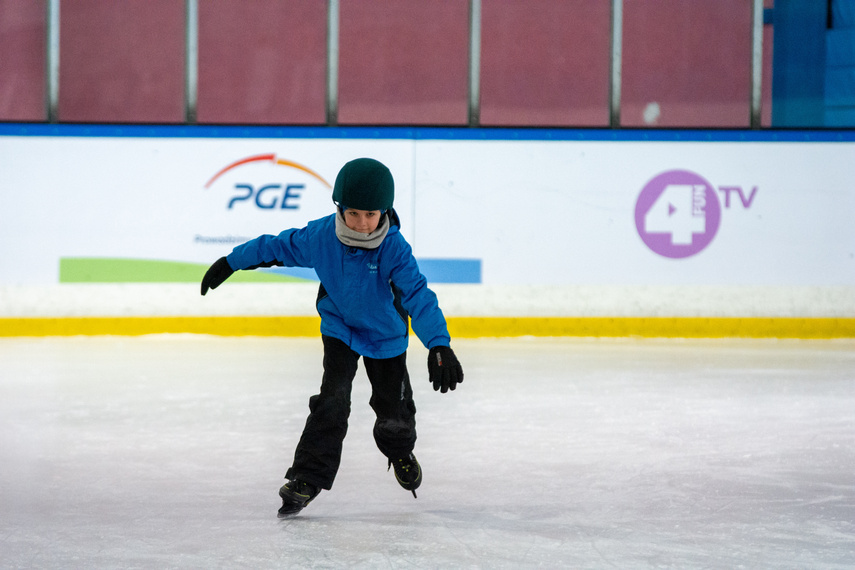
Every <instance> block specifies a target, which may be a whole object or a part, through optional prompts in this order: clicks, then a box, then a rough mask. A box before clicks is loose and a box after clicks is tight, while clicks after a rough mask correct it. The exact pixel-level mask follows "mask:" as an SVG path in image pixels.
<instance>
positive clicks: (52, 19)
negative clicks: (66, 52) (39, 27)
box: [45, 0, 59, 123]
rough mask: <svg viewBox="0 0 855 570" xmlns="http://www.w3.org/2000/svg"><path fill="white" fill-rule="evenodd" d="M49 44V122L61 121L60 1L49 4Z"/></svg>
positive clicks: (46, 75)
mask: <svg viewBox="0 0 855 570" xmlns="http://www.w3.org/2000/svg"><path fill="white" fill-rule="evenodd" d="M46 26H47V30H46V31H47V42H46V57H45V68H46V69H45V107H46V108H47V113H46V114H47V120H48V122H49V123H56V122H57V121H58V120H59V0H48V3H47V22H46Z"/></svg>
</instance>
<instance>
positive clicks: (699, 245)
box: [635, 170, 757, 259]
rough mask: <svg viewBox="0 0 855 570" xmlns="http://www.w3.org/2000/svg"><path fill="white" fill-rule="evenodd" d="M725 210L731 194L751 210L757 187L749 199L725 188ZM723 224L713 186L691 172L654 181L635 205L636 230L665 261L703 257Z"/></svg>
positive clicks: (671, 173) (733, 188) (673, 172)
mask: <svg viewBox="0 0 855 570" xmlns="http://www.w3.org/2000/svg"><path fill="white" fill-rule="evenodd" d="M718 190H719V191H720V192H723V193H724V195H725V207H726V208H730V203H731V202H730V197H731V192H737V193H738V194H739V197H740V199H741V200H742V205H743V206H744V207H745V208H746V209H747V208H750V207H751V204H752V202H753V201H754V197H755V196H756V194H757V187H756V186H755V187H754V188H753V189H752V190H751V193H750V194H749V195H748V197H747V198H746V195H745V192H743V190H742V188H741V187H739V186H722V187H719V189H718ZM720 223H721V205H720V204H719V201H718V196H717V195H716V193H715V189H714V188H713V186H712V185H711V184H710V183H709V182H707V180H705V179H704V178H703V177H701V176H699V175H697V174H695V173H694V172H690V171H688V170H669V171H668V172H663V173H662V174H659V175H658V176H656V177H654V178H653V179H652V180H651V181H650V182H648V183H647V184H646V185H645V186H644V188H643V189H642V190H641V194H639V196H638V200H637V201H636V203H635V227H636V229H637V230H638V235H639V236H641V240H642V241H643V242H644V243H645V245H647V247H649V248H650V249H651V250H652V251H654V252H655V253H658V254H659V255H661V256H663V257H670V258H672V259H680V258H684V257H689V256H692V255H695V254H696V253H699V252H700V251H702V250H703V249H704V248H706V247H707V246H708V245H709V244H710V242H712V240H713V238H714V237H715V235H716V233H717V232H718V228H719V225H720Z"/></svg>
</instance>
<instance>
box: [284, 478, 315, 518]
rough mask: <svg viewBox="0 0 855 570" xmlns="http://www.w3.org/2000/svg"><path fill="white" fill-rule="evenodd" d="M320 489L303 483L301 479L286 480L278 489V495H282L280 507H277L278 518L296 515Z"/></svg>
mask: <svg viewBox="0 0 855 570" xmlns="http://www.w3.org/2000/svg"><path fill="white" fill-rule="evenodd" d="M320 492H321V490H320V489H318V488H317V487H315V486H314V485H310V484H309V483H304V482H303V481H298V480H296V479H295V480H294V481H288V482H287V483H285V484H284V485H282V488H281V489H279V496H280V497H282V507H281V508H280V509H279V515H278V516H279V518H280V519H281V518H285V517H289V516H292V515H296V514H297V513H299V512H300V511H302V510H303V508H304V507H305V506H306V505H308V504H309V503H311V502H312V499H314V498H315V497H317V496H318V493H320Z"/></svg>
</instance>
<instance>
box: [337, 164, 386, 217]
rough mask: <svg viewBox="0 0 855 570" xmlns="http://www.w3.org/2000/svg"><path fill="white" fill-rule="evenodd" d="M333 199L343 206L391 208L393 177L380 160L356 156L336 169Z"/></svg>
mask: <svg viewBox="0 0 855 570" xmlns="http://www.w3.org/2000/svg"><path fill="white" fill-rule="evenodd" d="M332 199H333V202H335V203H336V204H338V205H339V206H340V207H342V208H353V209H356V210H369V211H371V210H380V211H384V210H390V209H391V208H392V202H394V201H395V181H394V180H392V173H391V172H389V169H388V168H386V166H385V165H384V164H383V163H382V162H378V161H376V160H374V159H373V158H357V159H356V160H351V161H350V162H348V163H347V164H345V165H344V166H343V167H342V169H341V170H340V171H339V173H338V176H337V177H336V179H335V187H334V188H333V195H332Z"/></svg>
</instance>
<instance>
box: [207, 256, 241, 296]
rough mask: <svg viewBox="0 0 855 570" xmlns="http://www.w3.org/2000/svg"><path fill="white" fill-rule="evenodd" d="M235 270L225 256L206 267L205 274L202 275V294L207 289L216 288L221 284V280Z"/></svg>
mask: <svg viewBox="0 0 855 570" xmlns="http://www.w3.org/2000/svg"><path fill="white" fill-rule="evenodd" d="M234 272H235V270H234V269H232V268H231V266H230V265H229V262H228V261H226V258H225V257H221V258H220V259H218V260H217V261H215V262H214V264H213V265H212V266H211V267H209V268H208V271H207V272H206V273H205V276H204V277H202V294H203V295H204V294H205V293H207V292H208V289H209V288H210V289H216V288H217V287H219V286H220V285H222V284H223V281H225V280H226V279H228V278H229V277H231V276H232V273H234Z"/></svg>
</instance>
